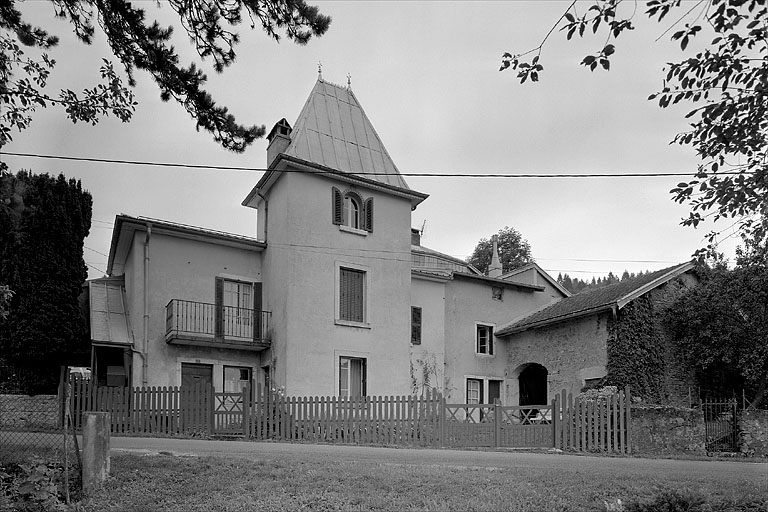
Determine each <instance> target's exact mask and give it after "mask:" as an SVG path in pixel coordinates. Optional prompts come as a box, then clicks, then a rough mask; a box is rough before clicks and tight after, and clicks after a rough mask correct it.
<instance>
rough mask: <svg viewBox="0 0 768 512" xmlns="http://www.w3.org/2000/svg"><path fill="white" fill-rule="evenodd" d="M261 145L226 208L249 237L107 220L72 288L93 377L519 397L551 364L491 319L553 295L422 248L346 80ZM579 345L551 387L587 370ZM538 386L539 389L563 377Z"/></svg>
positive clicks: (533, 270) (319, 88)
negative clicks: (106, 236)
mask: <svg viewBox="0 0 768 512" xmlns="http://www.w3.org/2000/svg"><path fill="white" fill-rule="evenodd" d="M268 139H269V147H268V150H267V162H268V169H269V170H268V171H267V172H265V174H264V175H263V176H262V178H261V179H260V180H259V181H258V183H257V184H256V185H255V186H254V188H253V189H252V190H251V191H250V192H249V193H247V195H246V196H245V199H244V200H243V202H242V205H243V206H245V207H248V208H253V209H255V210H256V211H257V222H256V224H257V227H256V234H255V237H246V236H240V235H232V234H228V233H222V232H218V231H213V230H208V229H204V228H200V227H196V226H186V225H182V224H178V223H174V222H169V221H164V220H158V219H149V218H144V217H132V216H127V215H119V216H117V218H116V221H115V228H114V233H113V237H112V244H111V247H110V254H109V263H108V274H109V276H108V277H105V278H103V279H97V280H95V281H92V282H90V284H89V289H90V308H91V331H92V335H91V337H92V341H93V352H92V354H93V355H92V359H93V360H92V367H93V371H94V376H95V377H94V378H95V379H96V380H97V381H98V382H99V384H103V385H115V386H124V385H129V386H179V385H181V386H187V385H191V384H194V383H203V384H205V385H211V386H213V387H214V388H215V389H217V390H219V391H237V390H240V389H242V388H243V387H244V386H245V385H246V384H248V383H250V384H252V385H255V384H261V385H264V386H266V387H267V388H274V389H276V390H277V389H279V390H280V391H282V392H284V393H285V394H287V395H292V396H318V395H321V396H334V395H337V396H360V395H368V396H372V395H377V396H378V395H403V394H410V393H419V392H421V391H423V390H425V389H428V388H439V389H442V391H444V393H445V394H446V397H447V399H448V400H449V401H453V402H459V403H462V402H480V403H487V402H493V401H494V400H497V399H498V400H500V401H501V402H502V403H509V404H517V402H518V401H520V398H521V397H522V396H523V395H525V396H526V397H527V396H529V395H530V393H529V392H528V391H526V390H525V389H523V390H522V391H521V384H520V383H521V382H524V381H525V378H526V375H528V374H531V375H533V374H535V375H534V377H537V376H540V374H541V371H540V369H538V368H539V367H538V366H536V365H533V363H536V364H537V365H539V366H541V367H542V368H549V369H550V370H551V369H552V365H553V364H554V363H553V362H552V360H550V359H547V358H544V356H541V358H539V356H537V355H535V354H536V350H537V347H536V346H534V345H535V344H529V345H530V346H527V348H526V349H525V350H523V353H521V348H520V347H521V346H523V345H525V342H519V341H517V339H516V338H514V337H510V336H506V334H510V333H511V332H512V331H510V327H507V328H506V329H505V333H504V334H505V336H501V337H500V333H499V329H500V328H501V327H502V326H505V325H508V324H510V322H512V321H515V320H518V319H523V318H527V317H530V315H532V314H535V313H536V312H538V311H540V310H542V308H546V307H547V306H549V305H551V304H557V303H560V302H562V301H563V300H564V299H566V298H567V297H568V296H569V295H570V294H569V293H568V292H567V291H566V290H564V289H563V288H562V287H560V286H559V285H558V284H557V283H556V282H555V281H554V280H553V279H552V278H551V276H549V275H547V273H546V272H544V271H543V270H542V269H541V268H540V267H538V265H536V264H531V265H527V266H526V267H523V268H522V269H518V270H516V271H513V272H509V273H507V274H503V273H502V270H501V265H500V264H499V263H498V255H497V254H494V261H493V262H492V264H491V271H490V272H489V276H484V275H481V274H480V273H479V272H478V271H477V270H476V269H474V268H473V267H471V266H470V265H468V264H467V263H466V262H463V261H461V260H458V259H456V258H453V257H450V256H447V255H445V254H442V253H439V252H437V251H434V250H431V249H429V248H427V247H424V246H422V245H421V241H420V237H419V233H418V231H416V230H413V229H412V228H411V212H412V211H413V210H414V209H415V208H417V207H418V205H419V204H420V203H421V202H422V201H424V200H425V199H426V198H427V195H426V194H423V193H421V192H417V191H414V190H412V189H410V188H409V186H408V184H407V183H406V182H405V180H404V179H403V177H402V176H401V175H400V173H399V171H398V169H397V166H396V165H395V163H394V162H393V161H392V159H391V158H390V156H389V154H388V153H387V151H386V149H385V148H384V145H383V144H382V142H381V139H380V138H379V136H378V134H377V133H376V131H375V130H374V129H373V126H372V124H371V122H370V121H369V119H368V118H367V116H366V115H365V112H364V111H363V109H362V107H361V106H360V104H359V102H358V101H357V98H356V97H355V95H354V94H353V93H352V91H351V90H350V89H349V88H348V87H340V86H337V85H334V84H331V83H328V82H325V81H324V80H322V78H319V79H318V81H317V82H316V83H315V85H314V87H313V89H312V92H311V93H310V95H309V98H308V99H307V102H306V103H305V105H304V107H303V109H302V111H301V113H300V114H299V116H298V119H297V121H296V122H295V124H294V126H293V127H291V126H290V124H289V123H288V122H287V121H286V120H285V119H282V120H281V121H279V122H278V123H277V124H276V125H275V127H274V128H273V130H272V131H271V133H270V134H269V136H268ZM495 252H496V249H495V246H494V253H495ZM595 343H596V344H595V346H594V347H593V348H594V354H592V355H590V356H589V357H590V358H591V359H589V361H584V362H583V364H582V362H579V363H578V364H580V365H581V366H584V364H586V365H587V366H586V367H584V368H581V367H580V368H579V369H578V370H574V371H571V370H569V371H568V377H567V379H571V380H572V381H573V382H580V381H579V380H578V379H581V380H584V379H590V378H593V377H594V376H597V375H598V374H600V373H601V370H600V369H604V368H605V362H604V359H605V347H604V344H602V345H601V343H602V342H600V341H596V342H595ZM581 349H582V350H585V347H581ZM590 350H591V348H590ZM600 354H602V355H600ZM601 357H602V359H601ZM565 359H567V358H566V357H563V360H565ZM518 362H520V363H519V364H518ZM569 363H574V364H576V360H575V359H570V360H569ZM526 365H528V366H526ZM547 365H548V366H547ZM529 366H530V367H531V368H533V369H532V370H526V368H528V367H529ZM526 372H527V373H526ZM537 372H538V373H537ZM521 375H522V377H521ZM544 375H547V374H544ZM549 375H550V376H553V375H554V373H552V372H551V371H550V374H549ZM537 378H538V377H537ZM547 378H549V379H550V386H557V389H555V388H552V389H554V390H555V391H558V390H559V389H560V388H559V387H560V386H561V385H564V383H565V380H562V382H561V380H556V379H553V378H550V377H547ZM567 379H566V380H567ZM574 379H575V380H574ZM574 385H575V384H574ZM523 387H525V386H523ZM536 393H538V394H536ZM536 393H534V394H535V398H536V399H537V400H539V399H541V400H544V399H546V398H547V388H546V387H545V388H544V390H543V391H541V390H539V391H536ZM531 396H533V395H531Z"/></svg>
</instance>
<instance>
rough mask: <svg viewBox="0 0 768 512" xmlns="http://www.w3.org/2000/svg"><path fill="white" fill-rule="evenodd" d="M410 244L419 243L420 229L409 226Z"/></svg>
mask: <svg viewBox="0 0 768 512" xmlns="http://www.w3.org/2000/svg"><path fill="white" fill-rule="evenodd" d="M411 245H421V231H419V230H418V229H416V228H411Z"/></svg>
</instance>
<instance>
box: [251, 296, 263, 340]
mask: <svg viewBox="0 0 768 512" xmlns="http://www.w3.org/2000/svg"><path fill="white" fill-rule="evenodd" d="M261 308H262V305H261V283H253V339H254V340H260V339H262V338H264V336H262V335H261V329H262V325H261V322H262V314H261Z"/></svg>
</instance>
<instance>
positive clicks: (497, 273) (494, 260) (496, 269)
mask: <svg viewBox="0 0 768 512" xmlns="http://www.w3.org/2000/svg"><path fill="white" fill-rule="evenodd" d="M491 242H493V249H492V251H493V252H491V264H490V265H488V277H495V278H499V277H501V273H502V271H501V261H500V260H499V237H497V236H496V235H493V236H492V237H491Z"/></svg>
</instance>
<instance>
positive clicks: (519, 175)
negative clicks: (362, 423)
mask: <svg viewBox="0 0 768 512" xmlns="http://www.w3.org/2000/svg"><path fill="white" fill-rule="evenodd" d="M0 155H10V156H18V157H25V158H44V159H51V160H68V161H74V162H93V163H106V164H122V165H142V166H151V167H175V168H183V169H199V170H219V171H244V172H265V171H268V170H269V169H266V168H263V167H236V166H228V165H201V164H182V163H172V162H150V161H140V160H115V159H109V158H89V157H75V156H64V155H41V154H37V153H13V152H0ZM281 172H291V173H303V174H338V173H337V172H331V171H308V170H304V169H285V170H283V171H281ZM740 173H742V171H722V172H719V173H718V174H720V175H726V174H733V175H736V174H740ZM353 174H355V175H356V176H386V175H388V174H389V173H386V172H356V173H353ZM400 175H401V176H412V177H424V178H660V177H669V176H688V177H690V176H691V175H692V174H691V173H690V172H638V173H604V174H599V173H585V174H576V173H558V174H542V173H457V172H448V173H437V172H401V173H400Z"/></svg>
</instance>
